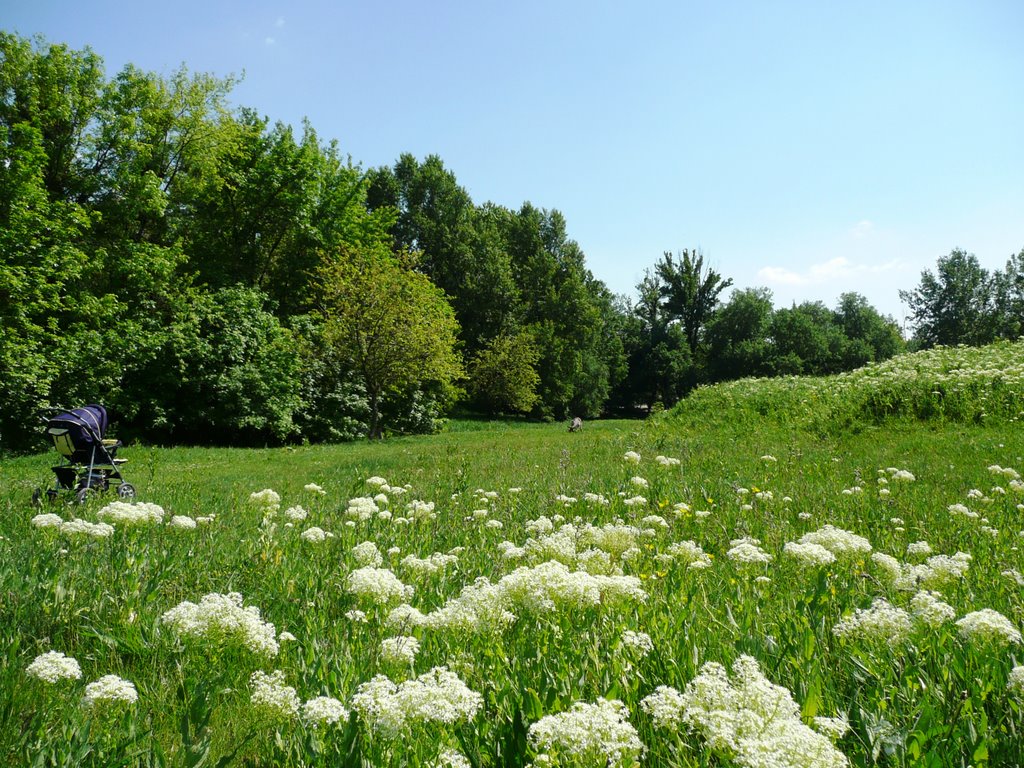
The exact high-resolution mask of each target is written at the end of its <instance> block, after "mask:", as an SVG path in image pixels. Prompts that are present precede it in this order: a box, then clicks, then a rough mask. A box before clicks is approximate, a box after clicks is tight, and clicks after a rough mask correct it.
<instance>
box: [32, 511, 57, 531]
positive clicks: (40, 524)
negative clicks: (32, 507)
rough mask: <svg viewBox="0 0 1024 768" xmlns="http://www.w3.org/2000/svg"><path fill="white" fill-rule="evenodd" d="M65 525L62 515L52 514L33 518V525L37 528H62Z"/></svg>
mask: <svg viewBox="0 0 1024 768" xmlns="http://www.w3.org/2000/svg"><path fill="white" fill-rule="evenodd" d="M63 524H64V518H62V517H61V516H60V515H55V514H53V513H52V512H47V513H45V514H42V515H36V516H35V517H33V518H32V525H34V526H35V527H36V528H60V526H61V525H63Z"/></svg>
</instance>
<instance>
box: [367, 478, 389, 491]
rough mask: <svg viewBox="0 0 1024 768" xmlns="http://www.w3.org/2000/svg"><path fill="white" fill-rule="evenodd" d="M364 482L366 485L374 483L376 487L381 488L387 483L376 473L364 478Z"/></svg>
mask: <svg viewBox="0 0 1024 768" xmlns="http://www.w3.org/2000/svg"><path fill="white" fill-rule="evenodd" d="M366 484H367V485H374V486H376V487H378V488H383V487H384V486H385V485H387V484H388V481H387V480H385V479H384V478H383V477H380V476H378V475H374V476H373V477H368V478H366Z"/></svg>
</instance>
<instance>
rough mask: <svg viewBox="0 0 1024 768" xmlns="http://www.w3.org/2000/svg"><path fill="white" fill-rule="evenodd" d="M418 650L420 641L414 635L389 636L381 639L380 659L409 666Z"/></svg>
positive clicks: (414, 659)
mask: <svg viewBox="0 0 1024 768" xmlns="http://www.w3.org/2000/svg"><path fill="white" fill-rule="evenodd" d="M419 651H420V641H419V640H417V639H416V638H415V637H412V636H404V637H389V638H386V639H385V640H383V641H381V644H380V659H381V661H382V662H383V663H385V664H394V665H397V666H411V665H412V663H413V662H414V661H416V654H417V653H419Z"/></svg>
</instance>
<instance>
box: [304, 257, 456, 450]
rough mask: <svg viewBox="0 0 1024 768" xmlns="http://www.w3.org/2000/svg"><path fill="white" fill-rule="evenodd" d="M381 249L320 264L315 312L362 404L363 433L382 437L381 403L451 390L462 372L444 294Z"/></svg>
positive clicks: (384, 406)
mask: <svg viewBox="0 0 1024 768" xmlns="http://www.w3.org/2000/svg"><path fill="white" fill-rule="evenodd" d="M413 264H414V259H413V257H412V256H410V255H408V254H406V255H405V257H404V259H403V260H402V261H400V260H399V259H398V258H396V257H394V256H393V255H392V254H390V253H389V252H387V251H386V250H385V249H383V248H380V247H376V248H370V247H362V248H356V249H345V250H343V251H341V252H340V253H339V254H338V256H337V257H336V258H335V259H333V260H331V261H328V262H326V263H325V264H323V265H322V266H321V267H320V269H319V271H318V276H319V279H320V294H319V295H320V306H319V310H318V314H319V315H320V317H321V318H322V321H323V324H324V335H323V338H324V340H325V342H326V343H327V344H329V345H330V346H331V347H332V348H333V349H334V350H335V351H336V354H337V357H338V359H339V360H340V361H341V362H342V364H343V366H344V369H345V370H347V371H351V372H352V373H353V374H354V375H355V376H356V377H357V378H358V379H359V381H360V382H361V384H362V386H363V389H364V390H365V392H366V398H367V400H368V403H369V411H370V412H369V424H368V429H367V435H368V437H370V438H380V437H382V436H383V434H384V431H385V429H386V428H387V426H388V425H387V424H386V423H385V420H384V419H383V418H382V416H383V414H384V413H385V411H386V409H387V401H388V400H389V399H392V398H396V397H399V398H400V397H407V396H408V395H409V392H410V390H416V389H422V388H424V387H434V388H435V389H437V390H440V391H441V392H442V393H444V394H453V389H454V387H455V385H456V382H457V381H458V380H459V379H460V378H461V377H462V366H461V362H460V359H459V355H458V353H457V351H456V348H455V344H456V338H457V335H458V323H457V321H456V319H455V314H454V312H453V311H452V308H451V306H450V305H449V304H448V302H447V300H446V299H445V296H444V292H443V291H441V289H439V288H438V287H437V286H435V285H434V284H433V283H431V282H430V280H429V278H427V276H426V275H424V274H422V273H420V272H416V271H414V270H413V269H412V266H413Z"/></svg>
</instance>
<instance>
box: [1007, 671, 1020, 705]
mask: <svg viewBox="0 0 1024 768" xmlns="http://www.w3.org/2000/svg"><path fill="white" fill-rule="evenodd" d="M1006 687H1007V689H1008V690H1009V691H1010V693H1011V694H1012V695H1014V696H1016V697H1017V698H1018V699H1024V665H1017V666H1016V667H1014V668H1013V669H1011V670H1010V675H1009V677H1008V682H1007V683H1006Z"/></svg>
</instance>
